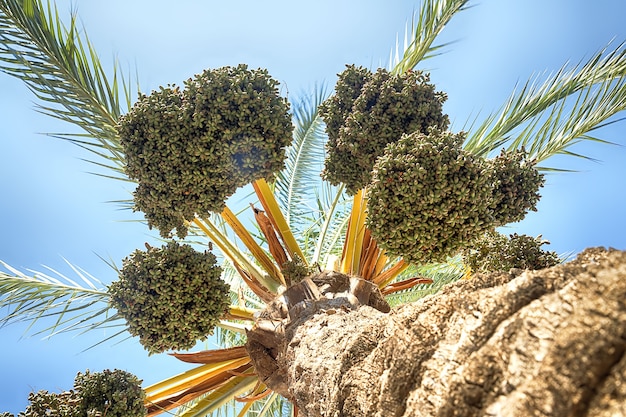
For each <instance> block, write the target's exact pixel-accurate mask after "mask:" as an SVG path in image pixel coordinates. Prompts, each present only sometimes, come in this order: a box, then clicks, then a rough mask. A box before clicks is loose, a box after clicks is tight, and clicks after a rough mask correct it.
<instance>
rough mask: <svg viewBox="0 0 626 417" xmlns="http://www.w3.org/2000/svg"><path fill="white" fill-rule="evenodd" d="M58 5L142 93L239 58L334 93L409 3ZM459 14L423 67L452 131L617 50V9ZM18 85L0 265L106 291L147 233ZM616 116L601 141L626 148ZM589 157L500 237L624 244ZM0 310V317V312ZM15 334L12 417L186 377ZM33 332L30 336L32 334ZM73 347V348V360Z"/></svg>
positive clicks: (8, 397)
mask: <svg viewBox="0 0 626 417" xmlns="http://www.w3.org/2000/svg"><path fill="white" fill-rule="evenodd" d="M57 4H58V5H59V9H60V13H61V15H67V14H68V13H69V10H70V4H73V5H74V6H75V7H77V8H78V11H79V16H80V18H81V20H82V22H83V23H84V25H85V27H86V30H87V32H88V34H89V36H90V38H91V40H92V41H93V43H94V44H95V46H96V48H97V50H98V51H99V53H100V56H101V59H102V60H103V61H104V62H105V63H106V64H107V65H108V64H110V63H111V62H112V61H113V59H118V60H119V62H121V63H122V65H123V66H124V67H125V68H128V69H129V71H130V72H131V73H132V74H134V73H135V71H136V73H137V74H138V76H139V80H140V83H141V87H142V90H143V91H146V92H147V91H150V90H152V89H155V88H158V86H159V85H165V84H168V83H177V84H180V83H181V82H182V81H183V80H184V79H186V78H188V77H190V76H192V75H194V74H196V73H198V72H201V71H202V70H203V69H205V68H215V67H220V66H224V65H237V64H239V63H247V64H249V65H250V66H251V67H255V68H256V67H265V68H268V70H269V72H270V74H272V75H273V76H274V77H275V78H277V79H278V80H280V81H281V83H282V86H283V87H284V91H285V92H288V94H289V96H290V97H300V96H302V94H306V93H307V92H310V91H311V90H312V88H313V86H314V85H315V84H316V83H317V84H320V83H327V84H328V85H330V86H332V85H334V82H335V74H337V73H338V72H340V71H342V69H343V67H344V65H345V64H351V63H355V64H359V65H364V66H367V67H371V68H376V67H378V66H386V65H387V62H388V57H389V52H390V49H391V48H392V47H393V46H394V44H395V39H396V34H398V33H400V34H401V35H402V34H403V32H404V28H405V24H406V22H407V21H410V19H411V15H412V12H413V11H414V10H415V9H416V8H417V7H418V4H419V3H418V0H413V1H409V0H402V1H400V0H391V1H382V0H379V1H373V0H366V1H364V0H332V1H329V0H318V1H316V2H298V1H293V0H289V1H275V0H268V1H263V2H260V1H258V2H255V1H245V0H231V1H228V2H218V1H198V0H196V1H191V0H189V1H185V2H172V1H163V0H150V1H145V0H144V1H139V0H137V1H133V2H128V1H125V0H110V1H107V2H95V1H86V0H75V1H73V2H72V3H70V2H69V1H58V2H57ZM471 4H475V5H476V7H474V8H472V9H470V10H467V11H464V12H462V13H461V14H459V15H458V16H456V17H455V18H454V19H453V20H452V22H451V23H450V24H449V26H448V27H447V28H446V29H445V31H444V36H443V38H442V39H443V40H445V41H450V40H456V41H458V42H457V43H455V44H453V45H452V46H451V47H450V48H449V52H448V53H447V54H445V55H443V56H441V57H438V58H436V59H434V60H430V61H426V62H425V63H424V65H425V69H428V70H430V71H431V74H432V80H433V81H434V82H435V83H436V84H437V87H438V89H440V90H443V91H446V92H447V93H448V95H449V99H448V102H447V103H446V105H445V111H446V112H447V113H448V114H449V115H450V119H451V120H452V121H453V126H452V129H453V130H461V129H462V127H463V125H464V124H465V122H466V121H467V120H468V119H470V118H473V117H475V116H476V114H477V113H479V118H480V115H484V116H486V115H487V114H488V113H489V112H491V111H493V110H495V109H496V108H497V107H499V105H500V104H501V103H502V102H503V101H504V100H505V99H506V97H507V96H508V95H509V94H510V92H511V91H512V89H513V87H514V86H515V84H516V82H523V81H525V80H526V79H527V78H528V77H529V76H530V75H531V74H534V73H542V72H544V71H548V72H549V71H552V70H556V69H558V68H559V67H560V66H561V65H562V64H563V63H565V62H566V61H568V60H569V61H571V62H573V63H576V62H578V61H579V60H582V59H584V58H588V57H590V56H591V55H592V54H593V53H594V52H596V51H598V50H599V49H600V48H602V47H604V46H606V45H607V43H608V42H609V41H610V40H611V39H615V41H614V42H615V44H618V43H619V42H622V41H626V26H625V25H624V21H623V17H624V16H626V3H625V2H624V1H623V0H598V1H595V2H589V1H587V0H549V1H546V0H507V1H502V0H483V1H480V2H476V1H472V2H471ZM33 100H34V98H33V96H32V94H31V93H30V92H29V91H28V90H27V88H26V87H25V86H24V85H22V83H21V82H20V81H19V80H16V79H12V78H11V77H9V76H6V75H3V74H0V155H2V163H1V164H0V178H1V179H2V181H1V182H0V202H1V204H0V227H1V230H2V231H3V237H2V239H1V240H0V259H2V260H3V261H5V262H7V263H8V264H10V265H12V266H14V267H17V268H22V269H24V268H32V269H38V270H41V269H43V267H42V265H47V266H49V267H52V268H55V269H57V270H59V271H61V272H63V273H66V274H68V275H70V274H71V270H70V269H69V267H68V266H67V265H66V264H65V263H64V260H63V258H66V259H68V260H69V261H71V262H72V263H73V264H75V265H78V266H80V267H82V268H84V269H85V270H87V271H89V272H90V273H92V274H94V275H95V276H97V277H98V278H99V279H101V280H102V281H104V282H110V281H111V280H112V279H114V278H115V276H114V272H113V271H112V270H111V269H110V268H109V267H108V266H106V265H105V264H104V262H103V261H102V260H101V259H100V258H99V256H102V257H104V258H111V259H112V260H114V261H116V262H117V263H118V264H119V263H120V261H121V259H122V258H124V257H125V256H126V255H128V254H129V253H130V252H132V251H133V250H134V249H136V248H140V247H143V242H145V241H151V240H152V239H153V238H152V237H151V236H152V235H153V234H151V233H150V232H149V231H148V230H147V229H146V228H144V227H143V226H142V225H140V224H137V223H128V222H124V221H125V220H128V219H132V218H137V216H133V215H132V213H130V212H129V211H124V210H119V207H118V206H116V205H115V204H114V203H107V202H108V201H114V200H121V199H127V198H128V197H129V192H130V190H129V189H128V186H127V185H125V184H123V183H121V182H115V181H112V180H108V179H103V178H100V177H97V176H93V175H90V174H89V173H88V172H89V171H91V170H93V167H92V166H90V165H89V164H87V163H85V162H84V161H82V160H81V158H89V157H90V156H89V155H88V154H87V153H86V152H84V151H82V150H81V149H79V148H77V147H75V146H72V145H70V144H67V143H64V142H62V141H58V140H55V139H52V138H49V137H46V136H43V135H41V134H40V133H44V132H66V131H68V130H69V129H71V128H70V127H68V126H66V125H64V124H62V123H60V122H57V121H55V120H53V119H51V118H49V117H46V116H42V115H40V114H38V113H36V112H35V111H34V110H33V108H34V106H33ZM625 132H626V122H623V123H621V124H616V125H613V126H611V127H609V128H605V129H603V130H601V131H600V132H599V135H600V136H601V137H602V138H604V139H607V140H610V141H614V142H618V143H620V144H622V145H624V144H626V139H625V137H624V136H625V135H624V133H625ZM576 150H578V151H579V152H582V153H584V154H586V155H588V156H591V157H593V158H596V159H598V160H599V161H600V162H597V163H596V162H589V161H582V160H574V159H572V158H565V159H563V158H562V159H558V160H555V161H554V163H555V164H556V165H557V166H559V167H562V168H569V169H576V170H578V171H579V172H577V173H568V174H555V175H550V176H549V177H548V180H547V184H546V186H545V188H544V189H543V190H542V195H543V199H542V200H541V202H540V203H539V206H538V209H539V210H538V212H537V213H531V214H530V215H529V216H528V217H527V219H526V220H524V221H523V222H522V223H521V224H518V225H515V226H514V227H513V228H511V232H513V231H516V232H519V233H527V234H530V235H537V234H543V236H544V237H545V238H546V239H549V240H550V241H551V242H552V245H551V249H553V250H556V251H557V252H559V253H569V252H573V253H577V252H579V251H581V250H582V249H584V248H585V247H589V246H612V247H616V248H619V249H626V215H625V214H626V213H625V209H624V207H626V192H625V189H624V188H625V186H624V178H626V149H625V148H624V147H623V146H607V145H599V144H591V145H584V146H579V147H578V148H576ZM0 314H2V311H0ZM25 329H26V326H21V325H13V326H10V327H6V328H2V329H0V340H1V343H0V412H2V411H11V412H13V413H17V412H18V411H20V410H23V409H24V407H25V406H26V403H27V402H26V397H27V395H28V392H30V391H31V390H39V389H47V390H49V391H55V392H58V391H60V390H63V389H68V388H70V387H71V386H72V382H73V379H74V376H75V374H76V372H78V371H84V370H85V369H91V370H93V371H99V370H102V369H104V368H120V369H126V370H128V371H130V372H133V373H135V374H137V375H138V376H139V377H140V378H143V379H144V384H151V383H154V382H157V381H158V380H160V379H162V378H165V377H167V376H170V375H173V374H175V373H178V372H181V371H182V370H184V369H188V366H186V365H183V364H181V363H178V362H177V361H176V360H175V359H173V358H170V357H168V356H167V355H159V356H153V357H149V358H148V356H147V354H146V353H145V352H144V351H143V349H142V348H141V346H140V345H139V343H138V342H137V341H136V340H127V341H123V342H121V343H119V344H114V343H105V344H104V345H101V346H99V347H97V348H94V349H91V350H88V351H86V352H82V351H83V350H84V349H85V348H87V347H88V346H90V345H91V344H92V343H94V342H96V341H98V340H101V339H102V338H103V337H104V336H105V334H103V333H101V332H94V333H93V334H89V335H86V336H77V335H74V334H63V335H59V336H55V337H54V338H52V339H50V340H46V341H43V340H41V337H40V336H33V337H23V336H24V331H25ZM31 333H32V332H31ZM81 352H82V353H81Z"/></svg>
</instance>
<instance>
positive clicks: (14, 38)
mask: <svg viewBox="0 0 626 417" xmlns="http://www.w3.org/2000/svg"><path fill="white" fill-rule="evenodd" d="M0 70H1V71H3V72H5V73H7V74H10V75H12V76H14V77H17V78H19V79H21V80H22V81H24V82H25V83H26V85H27V86H28V88H29V89H30V90H31V91H32V92H33V93H34V94H35V96H36V97H37V98H38V99H39V100H40V103H39V104H38V105H37V107H38V110H39V111H40V112H42V113H44V114H46V115H49V116H52V117H55V118H57V119H60V120H63V121H66V122H69V123H72V124H74V125H77V126H78V127H80V128H81V129H83V130H84V131H85V133H79V134H54V135H53V136H56V137H60V138H63V139H67V140H69V141H71V142H73V143H75V144H77V145H79V146H81V147H84V148H85V149H88V150H90V151H92V152H94V153H95V154H96V155H98V156H99V157H101V158H104V161H105V162H100V163H101V164H102V165H103V166H104V167H106V168H108V169H111V170H112V171H114V178H120V179H124V178H125V175H124V172H123V154H122V150H121V148H120V145H119V141H118V138H117V132H116V129H115V125H116V123H117V119H118V118H119V116H120V114H121V112H122V109H123V108H124V107H129V106H130V89H131V88H130V84H129V83H128V82H125V81H124V80H123V79H122V80H120V78H122V77H121V76H120V75H119V73H118V68H117V66H114V68H113V77H112V78H111V79H109V78H107V76H106V73H105V71H104V69H103V66H102V63H101V62H100V60H99V58H98V55H97V53H96V51H95V49H94V48H93V45H92V44H91V43H90V42H89V39H88V38H87V36H86V35H83V36H80V34H79V28H78V27H77V17H76V14H75V13H74V14H72V16H71V17H70V22H69V25H68V26H65V25H64V24H63V22H62V21H61V19H60V17H59V14H58V11H57V9H56V7H54V6H53V5H51V3H50V2H48V3H47V7H46V6H44V4H43V3H42V2H41V1H35V0H28V1H24V0H4V1H2V2H0ZM120 87H121V89H122V90H123V91H124V96H123V97H120V92H119V91H120Z"/></svg>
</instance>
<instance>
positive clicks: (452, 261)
mask: <svg viewBox="0 0 626 417" xmlns="http://www.w3.org/2000/svg"><path fill="white" fill-rule="evenodd" d="M464 274H465V267H464V265H463V260H462V258H461V257H460V256H455V257H453V258H449V259H448V260H447V262H444V263H434V264H426V265H419V266H415V265H411V266H409V268H407V269H406V270H405V271H404V272H403V273H402V274H401V275H399V276H398V277H397V278H396V282H398V281H402V280H405V279H407V278H409V277H412V276H421V277H425V278H430V279H432V281H433V282H432V284H421V285H416V286H414V287H412V288H410V289H407V290H404V291H399V292H394V293H392V294H390V295H387V296H386V297H385V299H386V300H387V302H388V303H389V304H390V305H391V306H392V307H393V306H397V305H402V304H406V303H410V302H413V301H416V300H419V299H420V298H423V297H425V296H427V295H431V294H435V293H437V292H438V291H439V290H441V288H443V287H444V286H445V285H447V284H450V283H452V282H455V281H458V280H459V279H461V278H463V276H464Z"/></svg>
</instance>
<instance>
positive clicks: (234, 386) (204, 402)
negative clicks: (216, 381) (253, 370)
mask: <svg viewBox="0 0 626 417" xmlns="http://www.w3.org/2000/svg"><path fill="white" fill-rule="evenodd" d="M257 381H258V379H257V377H256V376H236V377H233V378H232V379H231V380H230V381H229V382H227V383H226V384H224V385H222V386H221V387H219V388H218V389H216V390H214V391H212V392H211V393H210V394H208V395H207V396H206V397H203V398H201V399H200V400H199V401H198V402H196V403H195V404H194V405H193V406H192V407H190V408H189V409H187V410H185V411H183V413H182V414H180V417H201V416H206V415H207V414H209V413H212V412H213V411H215V410H217V409H218V408H220V407H221V406H223V405H224V404H226V403H227V402H228V401H230V400H232V399H233V398H234V397H236V396H238V395H241V394H243V393H244V392H247V391H250V390H252V389H254V386H255V385H256V383H257Z"/></svg>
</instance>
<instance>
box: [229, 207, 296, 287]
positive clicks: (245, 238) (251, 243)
mask: <svg viewBox="0 0 626 417" xmlns="http://www.w3.org/2000/svg"><path fill="white" fill-rule="evenodd" d="M221 216H222V218H223V219H224V221H225V222H226V223H228V225H229V226H230V227H231V228H232V229H233V232H235V234H236V235H237V236H238V237H239V239H241V241H242V242H243V244H244V245H246V248H248V250H249V251H250V253H252V256H254V258H255V259H256V260H257V262H258V263H260V264H261V266H262V267H263V269H264V270H265V271H266V272H267V273H268V274H269V277H270V278H271V279H273V280H274V281H276V282H277V283H278V284H282V285H285V278H284V277H283V274H282V273H281V272H280V270H279V269H278V267H277V266H276V264H275V263H274V262H273V261H272V260H271V259H270V257H269V256H267V253H265V251H264V250H263V248H261V246H259V244H258V243H257V242H256V240H254V238H253V237H252V235H251V234H250V232H248V230H247V229H246V228H245V227H244V226H243V224H241V222H240V221H239V219H238V218H237V216H236V215H235V213H233V212H232V211H231V210H230V209H229V208H228V207H225V208H224V210H223V211H222V213H221Z"/></svg>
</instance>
